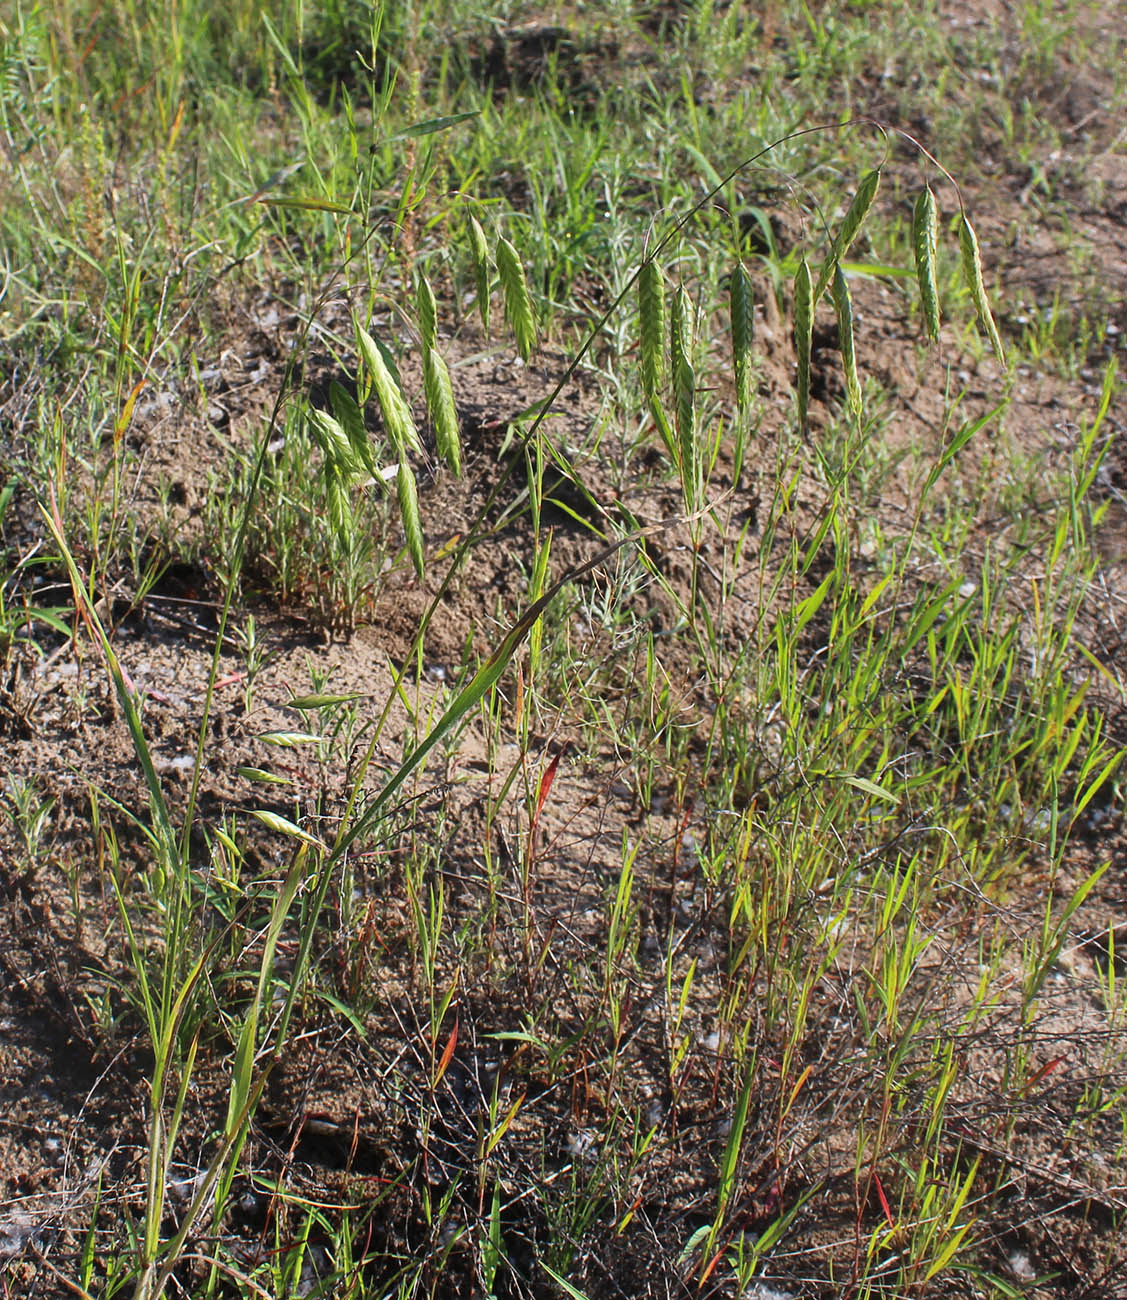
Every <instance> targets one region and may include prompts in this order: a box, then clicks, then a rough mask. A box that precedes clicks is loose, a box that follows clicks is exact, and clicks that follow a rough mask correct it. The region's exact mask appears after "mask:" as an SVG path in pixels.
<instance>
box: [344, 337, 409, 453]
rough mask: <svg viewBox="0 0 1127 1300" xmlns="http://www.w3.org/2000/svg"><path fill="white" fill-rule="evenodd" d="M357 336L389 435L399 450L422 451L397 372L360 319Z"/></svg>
mask: <svg viewBox="0 0 1127 1300" xmlns="http://www.w3.org/2000/svg"><path fill="white" fill-rule="evenodd" d="M356 339H357V343H358V344H359V348H360V355H361V356H362V357H363V358H364V364H365V365H366V366H367V367H368V373H369V374H370V375H371V377H372V387H373V388H374V389H375V392H376V401H377V402H379V404H380V414H381V415H382V416H383V422H384V427H385V428H386V429H387V434H388V437H389V438H390V439H391V441H392V442H393V443H394V444H395V448H396V450H397V451H399V452H402V451H404V450H405V449H406V448H408V447H410V448H411V450H412V451H418V452H421V451H422V449H423V444H422V442H421V441H420V439H419V431H418V429H416V428H415V421H414V420H413V419H412V417H411V408H410V407H409V406H408V405H407V399H406V398H405V397H404V396H403V392H402V390H401V389H400V387H399V385H398V384H397V383H396V381H395V376H394V375H393V374H392V373H391V371H390V370H389V369H388V367H387V363H386V362H385V361H384V358H383V353H382V352H381V351H380V348H379V345H378V344H377V343H376V340H375V339H374V338H372V336H371V335H370V334H369V333H368V331H367V330H366V329H364V328H363V327H362V326H361V325H360V324H359V323H357V325H356Z"/></svg>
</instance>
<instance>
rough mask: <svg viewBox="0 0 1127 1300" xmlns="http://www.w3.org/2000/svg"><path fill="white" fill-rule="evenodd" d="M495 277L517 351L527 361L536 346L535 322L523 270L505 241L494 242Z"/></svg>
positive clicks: (515, 254) (510, 245) (513, 250)
mask: <svg viewBox="0 0 1127 1300" xmlns="http://www.w3.org/2000/svg"><path fill="white" fill-rule="evenodd" d="M497 273H498V275H500V277H501V287H502V288H503V289H504V291H505V315H506V317H507V318H508V321H509V324H510V325H511V326H512V327H513V334H514V335H515V336H516V340H517V351H518V352H520V355H521V358H522V359H523V360H525V361H527V360H528V358H529V357H530V356H531V355H532V349H533V347H535V345H536V321H535V319H534V317H533V314H532V299H531V298H530V297H529V296H528V281H527V280H526V279H525V278H524V267H523V266H522V265H521V261H520V258H519V257H518V256H517V250H516V249H515V248H514V247H513V246H512V244H510V243H509V241H508V240H507V239H499V240H498V241H497Z"/></svg>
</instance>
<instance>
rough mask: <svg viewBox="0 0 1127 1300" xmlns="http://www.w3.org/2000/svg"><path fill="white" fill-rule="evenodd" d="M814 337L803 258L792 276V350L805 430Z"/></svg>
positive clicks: (810, 294)
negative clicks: (796, 370)
mask: <svg viewBox="0 0 1127 1300" xmlns="http://www.w3.org/2000/svg"><path fill="white" fill-rule="evenodd" d="M813 338H814V293H813V288H812V286H811V283H810V267H809V266H808V264H807V262H806V258H803V259H802V261H801V262H800V263H799V266H798V270H797V271H796V272H795V276H794V352H795V356H796V357H797V359H798V393H797V398H798V423H799V425H800V426H801V428H802V429H803V431H804V432H805V429H806V411H807V408H808V406H809V405H810V347H811V344H812V342H813Z"/></svg>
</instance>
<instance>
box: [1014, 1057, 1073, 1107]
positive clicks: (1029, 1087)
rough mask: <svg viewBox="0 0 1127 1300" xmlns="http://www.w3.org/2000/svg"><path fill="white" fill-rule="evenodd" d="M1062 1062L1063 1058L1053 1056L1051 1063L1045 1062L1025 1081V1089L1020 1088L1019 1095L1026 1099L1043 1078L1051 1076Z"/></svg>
mask: <svg viewBox="0 0 1127 1300" xmlns="http://www.w3.org/2000/svg"><path fill="white" fill-rule="evenodd" d="M1063 1061H1064V1057H1063V1056H1054V1057H1053V1059H1052V1060H1051V1061H1046V1062H1045V1064H1044V1065H1043V1066H1041V1068H1040V1069H1039V1070H1037V1071H1036V1072H1035V1073H1034V1074H1033V1075H1032V1076H1031V1077H1030V1079H1029V1080H1028V1081H1027V1083H1026V1085H1025V1087H1024V1088H1022V1090H1021V1095H1022V1096H1023V1097H1028V1096H1029V1094H1030V1093H1031V1092H1032V1091H1033V1089H1034V1088H1035V1087H1036V1086H1037V1085H1038V1084H1039V1083H1040V1082H1041V1080H1042V1079H1043V1078H1044V1077H1045V1075H1046V1074H1052V1072H1053V1071H1054V1070H1055V1069H1056V1068H1057V1066H1058V1065H1060V1064H1061V1063H1062V1062H1063Z"/></svg>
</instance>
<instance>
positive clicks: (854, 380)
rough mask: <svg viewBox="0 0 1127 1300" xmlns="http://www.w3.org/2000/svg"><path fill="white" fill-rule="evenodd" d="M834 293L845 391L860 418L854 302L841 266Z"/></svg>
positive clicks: (838, 269) (853, 410) (859, 382)
mask: <svg viewBox="0 0 1127 1300" xmlns="http://www.w3.org/2000/svg"><path fill="white" fill-rule="evenodd" d="M833 294H834V308H835V309H836V311H837V333H838V338H839V339H840V342H841V368H842V370H843V371H844V372H845V392H846V395H847V396H848V399H849V409H850V410H851V411H852V412H853V414H854V415H855V416H856V417H857V418H858V419H859V418H860V416H861V380H860V378H859V377H858V375H857V353H856V351H855V349H854V340H853V303H852V301H851V300H850V297H849V285H848V284H847V283H846V281H845V274H844V272H843V271H842V269H841V267H840V266H839V267H837V268H835V270H834V283H833Z"/></svg>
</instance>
